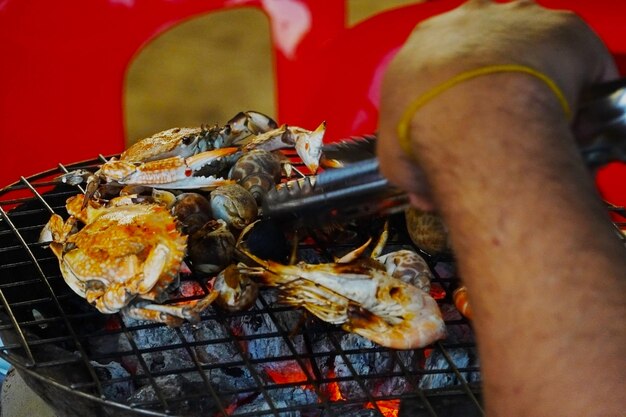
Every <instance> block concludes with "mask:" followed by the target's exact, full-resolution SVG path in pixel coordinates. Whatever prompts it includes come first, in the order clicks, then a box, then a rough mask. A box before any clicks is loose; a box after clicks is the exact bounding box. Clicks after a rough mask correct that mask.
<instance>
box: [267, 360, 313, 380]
mask: <svg viewBox="0 0 626 417" xmlns="http://www.w3.org/2000/svg"><path fill="white" fill-rule="evenodd" d="M265 372H266V373H267V375H268V376H269V377H270V378H271V379H272V381H274V382H275V383H277V384H294V383H299V382H302V383H304V382H306V380H307V377H306V374H305V373H304V371H303V370H302V368H300V365H298V363H297V362H288V363H286V364H284V365H283V366H282V367H281V368H280V369H272V368H268V369H266V370H265Z"/></svg>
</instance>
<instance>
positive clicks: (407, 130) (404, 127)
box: [396, 64, 572, 159]
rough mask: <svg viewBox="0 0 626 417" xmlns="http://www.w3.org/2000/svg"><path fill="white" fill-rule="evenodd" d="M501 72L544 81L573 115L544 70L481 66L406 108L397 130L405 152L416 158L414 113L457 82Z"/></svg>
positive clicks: (430, 92)
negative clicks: (413, 143) (523, 75)
mask: <svg viewBox="0 0 626 417" xmlns="http://www.w3.org/2000/svg"><path fill="white" fill-rule="evenodd" d="M499 72H522V73H525V74H529V75H532V76H534V77H536V78H538V79H540V80H541V81H543V82H544V83H545V84H546V85H547V86H548V88H550V90H552V92H553V93H554V95H555V96H556V98H557V100H558V101H559V103H560V104H561V107H562V108H563V111H564V112H565V116H566V117H567V118H568V119H569V118H570V117H571V113H572V111H571V109H570V106H569V104H568V103H567V99H566V98H565V95H564V94H563V92H562V91H561V89H560V88H559V87H558V86H557V85H556V83H555V82H554V81H552V79H551V78H550V77H548V76H547V75H545V74H544V73H542V72H539V71H537V70H536V69H533V68H531V67H527V66H525V65H516V64H504V65H489V66H486V67H480V68H477V69H473V70H469V71H465V72H462V73H460V74H458V75H455V76H454V77H452V78H450V79H449V80H447V81H445V82H443V83H441V84H439V85H436V86H435V87H433V88H432V89H430V90H428V91H426V92H425V93H424V94H422V95H421V96H419V97H418V98H417V99H415V100H414V101H413V102H412V103H411V104H409V106H408V107H407V108H406V110H405V111H404V113H403V114H402V117H401V118H400V121H399V122H398V125H397V128H396V132H397V135H398V141H399V142H400V147H401V148H402V150H403V151H404V153H405V154H406V155H407V156H409V157H410V158H411V159H414V155H413V151H412V149H411V119H413V115H414V114H415V112H417V111H418V110H419V109H420V108H421V107H422V106H423V105H425V104H426V103H427V102H429V101H430V100H432V99H433V98H434V97H436V96H438V95H439V94H441V93H443V92H444V91H446V90H448V89H450V88H452V87H454V86H455V85H457V84H460V83H462V82H463V81H467V80H470V79H472V78H476V77H480V76H482V75H488V74H494V73H499Z"/></svg>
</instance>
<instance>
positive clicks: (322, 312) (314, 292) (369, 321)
mask: <svg viewBox="0 0 626 417" xmlns="http://www.w3.org/2000/svg"><path fill="white" fill-rule="evenodd" d="M242 251H243V252H244V253H245V254H246V255H247V256H249V257H250V258H251V259H252V260H253V261H254V262H256V263H257V264H259V265H260V266H258V267H248V266H239V267H238V268H239V272H240V273H242V274H244V275H250V276H251V277H253V278H254V279H255V280H256V281H258V282H260V283H262V284H264V285H267V286H272V287H277V288H278V289H279V292H280V294H281V300H282V302H284V303H285V304H287V305H291V306H296V307H303V308H305V309H306V310H308V311H309V312H311V313H312V314H314V315H315V316H317V317H318V318H320V319H322V320H324V321H326V322H329V323H333V324H338V325H341V327H342V328H343V329H344V330H346V331H349V332H353V333H356V334H359V335H361V336H363V337H365V338H368V339H370V340H372V341H373V342H375V343H378V344H380V345H382V346H385V347H390V348H395V349H414V348H419V347H424V346H426V345H428V344H430V343H432V342H434V341H436V340H439V339H442V338H444V337H445V335H446V330H445V324H444V321H443V319H442V315H441V311H440V310H439V306H438V305H437V302H436V301H435V300H434V299H433V298H432V297H431V296H430V295H429V294H428V293H426V292H424V291H422V290H421V289H419V288H417V287H416V286H414V285H411V284H407V283H405V282H403V281H401V280H399V279H397V278H393V277H392V276H391V275H389V274H388V273H387V272H386V271H385V270H384V269H383V268H381V267H380V264H378V263H376V262H372V261H371V260H369V259H356V260H353V261H351V262H349V263H326V264H306V263H304V262H300V263H298V264H295V265H283V264H280V263H278V262H274V261H269V260H263V259H260V258H258V257H257V256H255V255H253V254H251V253H249V252H246V251H245V248H242Z"/></svg>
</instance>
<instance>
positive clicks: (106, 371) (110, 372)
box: [91, 361, 132, 402]
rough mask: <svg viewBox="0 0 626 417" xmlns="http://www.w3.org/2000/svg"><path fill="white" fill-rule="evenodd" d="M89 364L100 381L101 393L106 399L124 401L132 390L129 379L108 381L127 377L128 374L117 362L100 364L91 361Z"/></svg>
mask: <svg viewBox="0 0 626 417" xmlns="http://www.w3.org/2000/svg"><path fill="white" fill-rule="evenodd" d="M91 365H92V366H93V368H94V371H95V372H96V375H98V379H99V380H100V382H101V383H102V394H104V396H105V397H106V399H107V400H112V401H120V402H121V401H124V400H125V399H126V398H128V396H129V395H130V393H131V392H132V384H131V381H130V379H127V380H124V381H117V382H109V381H112V380H117V379H124V378H129V377H130V374H129V373H128V371H127V370H126V369H124V367H122V365H120V364H119V363H118V362H109V363H107V364H101V363H98V362H95V361H91Z"/></svg>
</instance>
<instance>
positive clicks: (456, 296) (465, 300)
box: [452, 285, 474, 320]
mask: <svg viewBox="0 0 626 417" xmlns="http://www.w3.org/2000/svg"><path fill="white" fill-rule="evenodd" d="M452 300H453V301H454V306H455V307H456V309H457V310H459V313H461V314H462V315H463V317H465V318H467V319H469V320H472V318H473V317H474V315H473V313H472V305H471V304H470V302H469V295H468V293H467V287H466V286H465V285H461V286H460V287H458V288H457V289H456V290H454V292H453V293H452Z"/></svg>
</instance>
